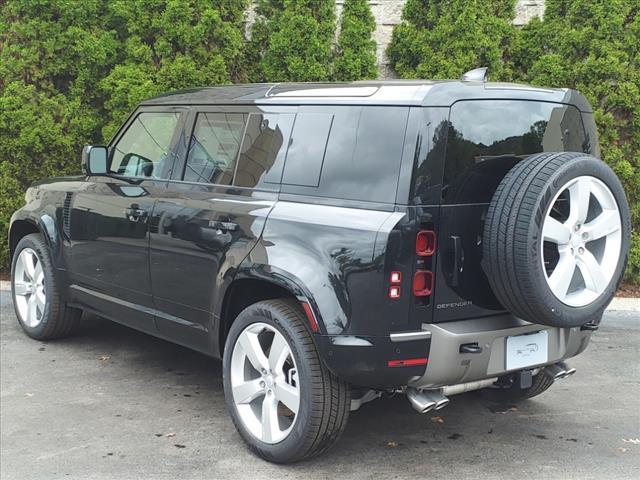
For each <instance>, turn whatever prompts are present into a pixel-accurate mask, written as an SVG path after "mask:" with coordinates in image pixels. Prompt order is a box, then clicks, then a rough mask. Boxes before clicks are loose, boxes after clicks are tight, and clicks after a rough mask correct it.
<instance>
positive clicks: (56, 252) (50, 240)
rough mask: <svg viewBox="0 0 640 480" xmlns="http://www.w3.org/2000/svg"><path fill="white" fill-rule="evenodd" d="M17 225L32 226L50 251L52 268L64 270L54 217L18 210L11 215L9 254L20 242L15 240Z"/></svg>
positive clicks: (59, 236) (43, 213)
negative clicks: (52, 262) (25, 224)
mask: <svg viewBox="0 0 640 480" xmlns="http://www.w3.org/2000/svg"><path fill="white" fill-rule="evenodd" d="M19 223H28V224H30V225H31V226H33V227H34V228H35V229H37V230H38V232H39V233H40V234H41V235H42V237H43V238H44V241H45V242H46V244H47V246H48V247H49V249H50V250H51V258H52V259H53V261H54V266H55V267H56V268H57V269H63V270H64V269H65V266H64V262H63V258H62V237H61V235H60V232H59V230H58V226H57V224H56V221H55V217H54V216H52V215H51V214H49V213H48V212H41V213H40V214H39V215H34V214H28V213H25V212H23V211H22V210H18V211H17V212H15V213H14V214H13V216H12V217H11V221H10V226H9V246H10V248H11V253H12V254H13V250H14V249H15V247H16V246H17V245H18V242H19V241H20V240H18V239H15V240H14V235H16V232H15V228H16V225H17V224H19Z"/></svg>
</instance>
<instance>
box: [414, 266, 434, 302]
mask: <svg viewBox="0 0 640 480" xmlns="http://www.w3.org/2000/svg"><path fill="white" fill-rule="evenodd" d="M432 291H433V272H432V271H431V270H418V271H416V273H415V274H414V275H413V295H414V296H416V297H428V296H429V295H431V292H432Z"/></svg>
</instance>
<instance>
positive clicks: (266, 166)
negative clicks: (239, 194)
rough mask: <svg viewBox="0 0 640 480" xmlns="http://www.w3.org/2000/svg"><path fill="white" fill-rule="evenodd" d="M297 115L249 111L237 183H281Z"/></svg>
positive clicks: (253, 184)
mask: <svg viewBox="0 0 640 480" xmlns="http://www.w3.org/2000/svg"><path fill="white" fill-rule="evenodd" d="M294 116H295V115H294V114H268V113H265V114H260V113H251V114H249V120H248V121H247V128H246V129H245V134H244V139H243V140H242V147H241V150H240V157H239V158H238V168H237V169H236V174H235V178H234V180H233V184H234V185H237V186H239V187H249V188H254V187H266V188H269V187H271V188H273V184H279V183H280V177H281V176H282V167H283V165H284V157H285V155H286V153H287V146H288V145H289V137H290V134H291V127H292V125H293V119H294ZM269 184H272V185H271V186H270V185H269Z"/></svg>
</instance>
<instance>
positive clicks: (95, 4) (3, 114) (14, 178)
mask: <svg viewBox="0 0 640 480" xmlns="http://www.w3.org/2000/svg"><path fill="white" fill-rule="evenodd" d="M248 2H249V0H218V1H216V2H212V1H211V0H136V1H129V0H110V1H107V0H83V1H67V0H11V1H10V2H2V6H1V10H0V190H1V191H2V196H1V197H0V237H1V238H2V239H3V240H2V242H1V243H0V268H6V267H7V266H8V263H9V258H8V251H7V246H6V241H5V240H4V239H6V235H7V227H8V221H9V218H10V215H11V213H12V212H13V211H14V210H15V209H16V208H18V207H19V206H20V205H21V204H22V202H23V195H24V193H23V192H24V190H25V188H26V187H27V186H28V185H29V184H30V183H32V182H33V181H35V180H38V179H40V178H43V177H47V176H52V175H59V174H64V173H73V172H75V173H77V172H79V164H80V149H81V147H82V145H83V144H85V143H103V142H106V141H108V140H109V138H110V137H111V135H112V134H113V133H114V131H115V130H116V128H118V126H119V125H120V124H121V123H122V121H123V119H124V118H125V117H126V116H127V115H128V114H129V113H130V111H131V110H132V108H133V107H134V106H135V105H136V104H137V103H138V102H139V101H140V100H142V99H144V98H147V97H150V96H152V95H155V94H157V93H159V92H163V91H167V90H173V89H177V88H184V87H190V86H195V85H207V84H214V83H230V82H233V81H237V80H239V79H242V78H243V77H242V75H243V73H242V72H241V71H240V70H239V68H240V67H241V66H242V63H243V58H244V47H245V42H244V20H243V19H244V11H245V9H246V7H247V6H248Z"/></svg>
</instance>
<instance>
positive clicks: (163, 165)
mask: <svg viewBox="0 0 640 480" xmlns="http://www.w3.org/2000/svg"><path fill="white" fill-rule="evenodd" d="M181 115H182V113H179V112H143V113H140V114H139V115H138V116H137V117H136V118H135V120H134V121H133V122H132V123H131V125H129V128H127V130H126V132H125V133H124V134H123V135H122V137H120V139H119V140H118V143H116V144H115V145H114V147H113V155H112V158H111V166H110V171H111V172H112V173H117V174H118V175H124V176H127V177H143V178H169V176H170V175H171V169H172V167H173V163H174V158H173V155H172V152H171V151H170V150H171V145H172V140H173V137H174V135H175V133H176V128H177V126H178V124H179V120H180V116H181Z"/></svg>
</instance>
